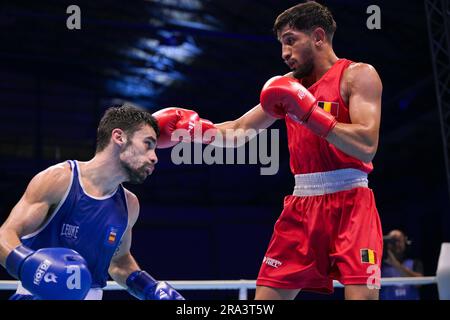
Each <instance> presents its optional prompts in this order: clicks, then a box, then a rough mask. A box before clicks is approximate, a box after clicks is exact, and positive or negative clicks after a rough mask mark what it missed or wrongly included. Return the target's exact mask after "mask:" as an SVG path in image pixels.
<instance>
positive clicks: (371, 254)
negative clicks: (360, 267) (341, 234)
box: [361, 249, 377, 264]
mask: <svg viewBox="0 0 450 320" xmlns="http://www.w3.org/2000/svg"><path fill="white" fill-rule="evenodd" d="M361 262H362V263H370V264H376V263H377V253H376V252H375V251H373V250H371V249H361Z"/></svg>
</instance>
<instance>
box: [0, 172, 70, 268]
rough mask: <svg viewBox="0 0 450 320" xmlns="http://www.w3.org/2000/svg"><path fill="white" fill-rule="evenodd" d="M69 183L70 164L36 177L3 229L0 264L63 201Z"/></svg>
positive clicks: (0, 236)
mask: <svg viewBox="0 0 450 320" xmlns="http://www.w3.org/2000/svg"><path fill="white" fill-rule="evenodd" d="M69 183H70V169H69V165H68V164H59V165H55V166H52V167H50V168H48V169H46V170H44V171H42V172H40V173H39V174H37V175H36V176H35V177H34V178H33V179H32V180H31V181H30V183H29V185H28V187H27V189H26V191H25V193H24V194H23V196H22V198H21V199H20V200H19V202H18V203H17V204H16V205H15V207H14V208H13V209H12V211H11V213H10V215H9V217H8V219H7V220H6V221H5V223H4V224H3V225H2V226H1V227H0V263H1V264H2V266H5V262H6V258H7V257H8V255H9V254H10V252H11V251H12V250H14V248H16V247H17V246H18V245H20V243H21V241H20V237H22V236H24V235H26V234H29V233H32V232H34V231H35V230H37V229H38V228H39V227H40V226H41V225H42V223H43V222H44V221H45V218H46V217H47V215H48V212H49V210H50V209H51V208H52V207H53V206H55V205H57V204H58V203H59V201H61V199H62V197H63V195H64V193H65V191H66V189H67V187H68V185H69Z"/></svg>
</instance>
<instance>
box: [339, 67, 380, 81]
mask: <svg viewBox="0 0 450 320" xmlns="http://www.w3.org/2000/svg"><path fill="white" fill-rule="evenodd" d="M343 77H344V79H345V80H346V81H347V82H349V83H357V82H361V81H375V82H378V81H379V82H380V83H381V80H380V77H379V75H378V72H377V70H376V69H375V68H374V67H373V66H372V65H370V64H368V63H363V62H353V63H351V64H350V65H349V66H348V68H347V69H345V71H344V74H343Z"/></svg>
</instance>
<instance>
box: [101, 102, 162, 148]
mask: <svg viewBox="0 0 450 320" xmlns="http://www.w3.org/2000/svg"><path fill="white" fill-rule="evenodd" d="M143 125H149V126H150V127H152V128H153V130H155V133H156V136H157V137H159V126H158V122H157V120H156V119H155V118H154V117H153V116H152V115H151V113H149V112H147V111H145V110H142V109H140V108H138V107H136V106H133V105H132V104H130V103H122V104H119V105H113V106H111V107H110V108H108V109H107V110H106V111H105V114H104V115H103V117H102V119H101V120H100V124H99V125H98V128H97V147H96V152H100V151H102V150H104V149H105V148H106V146H108V144H109V142H110V140H111V134H112V131H113V130H114V129H122V130H123V131H124V132H125V133H126V134H127V135H128V136H129V137H133V134H134V133H135V132H136V131H138V130H139V129H140V128H142V126H143Z"/></svg>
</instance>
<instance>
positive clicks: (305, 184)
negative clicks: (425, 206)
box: [256, 169, 383, 293]
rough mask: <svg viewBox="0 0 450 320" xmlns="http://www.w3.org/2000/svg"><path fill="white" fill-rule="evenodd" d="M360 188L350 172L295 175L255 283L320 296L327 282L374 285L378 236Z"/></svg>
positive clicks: (368, 195) (328, 289) (371, 206)
mask: <svg viewBox="0 0 450 320" xmlns="http://www.w3.org/2000/svg"><path fill="white" fill-rule="evenodd" d="M330 173H331V175H330ZM300 176H301V177H300ZM342 176H344V177H345V178H344V179H343V178H342ZM364 176H365V178H364ZM297 178H300V179H299V180H301V181H300V182H299V181H298V179H297ZM305 178H307V179H306V180H305ZM364 179H365V182H364ZM361 181H362V182H361ZM365 184H367V175H366V174H365V173H362V172H360V171H359V170H355V169H343V170H336V171H330V172H325V173H320V174H316V173H314V174H306V175H297V176H296V189H294V194H293V195H289V196H286V197H285V199H284V209H283V212H282V213H281V215H280V217H279V218H278V220H277V222H276V224H275V227H274V232H273V235H272V239H271V240H270V244H269V247H268V249H267V251H266V255H265V257H264V259H263V263H262V266H261V269H260V271H259V275H258V280H257V282H256V284H257V285H258V286H268V287H274V288H281V289H302V290H304V291H314V292H321V293H332V292H333V280H338V281H339V282H341V283H342V284H343V285H351V284H358V285H366V284H368V285H374V286H379V282H380V263H381V256H382V252H383V233H382V230H381V223H380V219H379V216H378V211H377V209H376V206H375V199H374V195H373V192H372V190H371V189H369V188H368V187H364V185H365ZM347 188H350V189H348V190H346V189H347ZM336 190H339V191H336ZM335 191H336V192H335ZM296 194H297V195H296ZM298 194H300V196H298Z"/></svg>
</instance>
